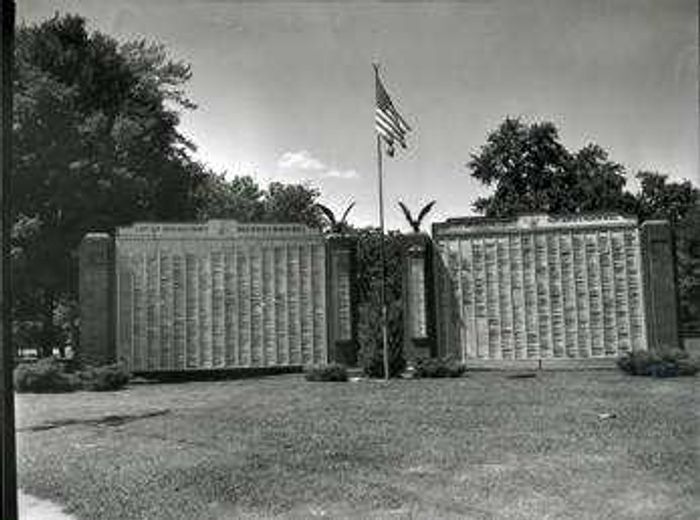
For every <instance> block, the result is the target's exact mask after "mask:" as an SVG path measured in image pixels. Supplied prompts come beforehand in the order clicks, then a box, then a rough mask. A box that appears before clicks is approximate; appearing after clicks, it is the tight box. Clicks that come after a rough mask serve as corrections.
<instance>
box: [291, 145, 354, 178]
mask: <svg viewBox="0 0 700 520" xmlns="http://www.w3.org/2000/svg"><path fill="white" fill-rule="evenodd" d="M277 167H278V168H279V170H280V171H279V175H278V177H282V178H285V179H290V180H294V179H304V180H320V179H356V178H357V177H359V173H358V172H357V170H353V169H347V170H343V169H340V168H334V167H330V166H327V165H326V164H325V163H324V162H323V161H321V160H320V159H318V158H316V157H314V156H313V155H312V154H311V152H309V151H308V150H298V151H289V152H284V153H283V154H282V155H281V156H280V158H279V159H278V160H277Z"/></svg>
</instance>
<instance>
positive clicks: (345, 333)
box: [326, 235, 358, 367]
mask: <svg viewBox="0 0 700 520" xmlns="http://www.w3.org/2000/svg"><path fill="white" fill-rule="evenodd" d="M327 244H328V246H327V247H328V249H327V250H328V263H327V266H328V276H327V280H328V282H327V283H328V298H327V300H326V301H327V305H328V318H329V319H328V361H329V362H336V363H342V364H344V365H347V366H351V367H354V366H356V365H357V350H358V347H357V293H356V284H355V262H356V243H355V240H354V239H352V238H350V237H345V236H341V235H331V236H330V237H329V238H328V242H327Z"/></svg>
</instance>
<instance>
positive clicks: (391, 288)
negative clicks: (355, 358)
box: [356, 229, 406, 377]
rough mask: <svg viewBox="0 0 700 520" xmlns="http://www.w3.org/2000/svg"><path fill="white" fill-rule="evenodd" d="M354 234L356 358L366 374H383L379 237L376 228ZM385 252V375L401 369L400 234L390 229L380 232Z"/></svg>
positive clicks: (401, 237)
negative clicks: (355, 260) (387, 363)
mask: <svg viewBox="0 0 700 520" xmlns="http://www.w3.org/2000/svg"><path fill="white" fill-rule="evenodd" d="M356 233H357V234H356V238H357V298H358V319H357V341H358V344H359V361H360V363H361V366H362V368H363V370H364V372H365V374H366V375H367V376H369V377H384V345H383V343H384V342H383V333H382V301H381V296H380V294H381V292H380V284H381V279H382V262H381V254H380V252H381V244H382V237H381V234H380V233H379V230H377V229H364V230H359V231H357V232H356ZM384 247H385V255H386V286H385V293H386V302H387V322H388V323H387V340H388V351H389V376H390V377H396V376H398V375H400V374H401V372H403V370H404V368H405V366H406V362H405V360H404V357H403V301H402V291H403V287H402V285H403V280H402V248H403V235H401V234H400V233H398V232H390V233H389V234H387V235H385V236H384Z"/></svg>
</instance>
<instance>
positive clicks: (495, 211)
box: [467, 118, 635, 216]
mask: <svg viewBox="0 0 700 520" xmlns="http://www.w3.org/2000/svg"><path fill="white" fill-rule="evenodd" d="M467 166H468V168H469V169H470V170H471V175H472V176H473V177H474V178H476V179H478V180H480V181H481V182H483V183H484V184H486V185H487V186H494V193H493V195H491V196H488V197H481V198H479V199H477V201H476V203H475V204H474V208H475V209H476V210H477V211H479V212H483V213H485V214H486V215H487V216H508V215H514V214H517V213H524V212H536V211H543V212H551V213H580V212H585V211H620V210H622V211H630V210H633V209H634V205H635V203H634V198H633V197H632V196H631V195H630V194H629V193H626V192H625V191H624V186H625V171H624V168H623V167H622V166H621V165H619V164H617V163H615V162H613V161H610V160H609V158H608V155H607V153H606V152H605V150H603V149H602V148H601V147H599V146H597V145H594V144H591V145H588V146H585V147H584V148H582V149H581V150H579V151H577V152H571V151H569V150H567V149H566V147H565V146H564V145H563V144H562V143H561V141H560V139H559V133H558V131H557V128H556V127H555V126H554V124H552V123H550V122H542V123H533V124H529V125H528V124H526V123H524V122H523V121H521V120H520V119H518V118H507V119H506V120H505V121H504V122H503V123H502V124H501V125H500V126H499V127H498V129H496V130H495V131H494V132H492V133H490V134H489V135H488V137H487V141H486V144H485V145H483V146H482V147H481V148H480V150H479V152H478V153H475V154H472V156H471V159H470V161H469V162H468V163H467Z"/></svg>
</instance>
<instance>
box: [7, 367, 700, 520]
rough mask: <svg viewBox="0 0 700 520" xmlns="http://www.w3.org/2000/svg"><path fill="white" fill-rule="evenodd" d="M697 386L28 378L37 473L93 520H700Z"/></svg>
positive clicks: (26, 432) (27, 433)
mask: <svg viewBox="0 0 700 520" xmlns="http://www.w3.org/2000/svg"><path fill="white" fill-rule="evenodd" d="M696 385H697V378H680V379H665V380H658V379H648V378H635V377H631V376H626V375H624V374H622V373H619V372H616V371H599V372H545V373H541V374H539V375H538V377H536V378H533V379H511V378H507V377H506V374H505V373H494V372H489V373H472V374H470V375H469V376H468V377H464V378H461V379H451V380H413V381H402V380H397V381H392V382H391V383H389V384H384V383H381V382H373V381H361V382H358V383H308V382H306V381H304V380H303V378H302V377H300V376H298V375H284V376H277V377H268V378H260V379H245V380H236V381H223V382H221V381H219V382H206V383H205V382H197V383H181V384H159V385H133V386H131V387H130V388H129V389H127V390H125V391H122V392H114V393H87V392H79V393H74V394H65V395H29V394H25V395H20V396H18V397H17V415H18V430H19V431H18V437H17V438H18V456H19V472H20V475H19V477H20V485H21V486H22V488H23V489H24V490H26V491H27V492H29V493H32V494H35V495H37V496H40V497H44V498H50V499H54V500H57V501H59V502H61V503H63V504H66V505H67V508H68V511H70V512H72V513H73V514H75V515H76V516H77V517H78V518H80V519H86V520H102V519H105V520H111V519H114V520H129V519H148V520H158V519H187V520H194V519H228V518H232V519H233V518H242V519H248V518H250V519H252V518H294V519H308V518H362V519H375V518H392V519H394V518H396V519H399V518H425V519H438V518H474V519H516V518H532V519H538V520H541V519H577V520H578V519H596V520H599V519H611V520H612V519H615V520H624V519H630V520H631V519H634V520H639V519H654V520H658V519H676V520H681V519H687V520H695V519H697V518H700V506H699V500H700V496H699V490H698V475H699V474H700V473H699V472H698V469H700V468H698V442H699V440H700V436H699V435H698V434H699V421H698V419H699V418H698V411H699V410H700V407H699V406H698V405H699V404H700V403H699V401H700V398H698V394H697V392H696ZM603 413H614V414H616V417H614V418H610V419H601V418H599V414H603Z"/></svg>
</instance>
